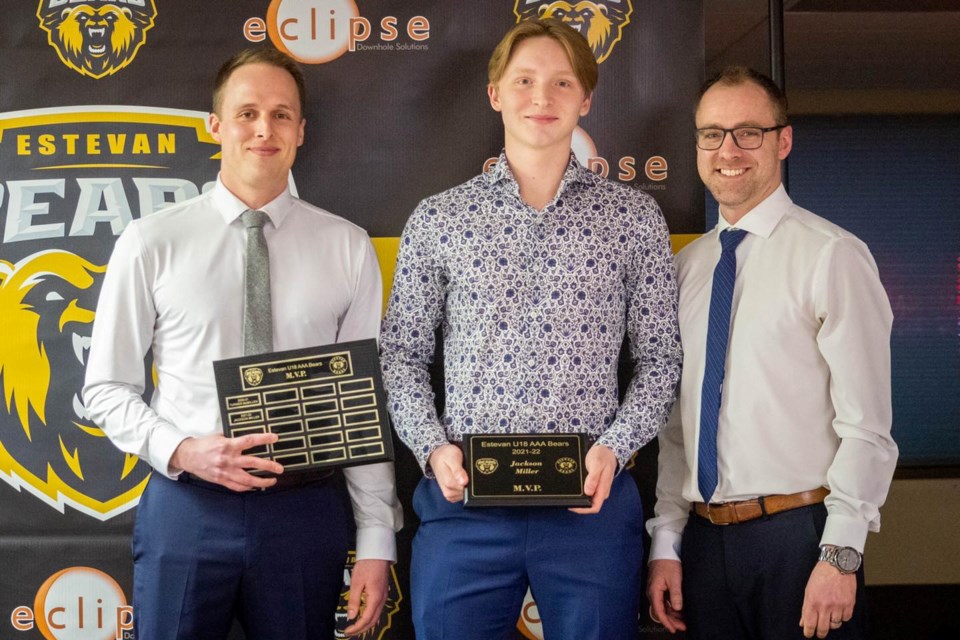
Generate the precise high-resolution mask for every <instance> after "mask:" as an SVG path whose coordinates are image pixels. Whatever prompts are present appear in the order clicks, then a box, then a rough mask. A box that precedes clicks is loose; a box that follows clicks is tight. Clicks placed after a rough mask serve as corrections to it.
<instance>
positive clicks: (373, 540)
mask: <svg viewBox="0 0 960 640" xmlns="http://www.w3.org/2000/svg"><path fill="white" fill-rule="evenodd" d="M357 560H388V561H390V562H396V561H397V536H396V534H394V532H393V529H391V528H389V527H364V528H363V529H357Z"/></svg>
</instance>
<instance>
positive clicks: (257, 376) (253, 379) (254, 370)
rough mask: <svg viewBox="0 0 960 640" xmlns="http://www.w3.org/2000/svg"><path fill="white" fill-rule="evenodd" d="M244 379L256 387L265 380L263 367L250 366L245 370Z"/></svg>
mask: <svg viewBox="0 0 960 640" xmlns="http://www.w3.org/2000/svg"><path fill="white" fill-rule="evenodd" d="M243 379H244V380H246V382H247V384H248V385H250V386H251V387H255V386H257V385H258V384H260V383H261V382H263V369H261V368H260V367H249V368H247V369H244V370H243Z"/></svg>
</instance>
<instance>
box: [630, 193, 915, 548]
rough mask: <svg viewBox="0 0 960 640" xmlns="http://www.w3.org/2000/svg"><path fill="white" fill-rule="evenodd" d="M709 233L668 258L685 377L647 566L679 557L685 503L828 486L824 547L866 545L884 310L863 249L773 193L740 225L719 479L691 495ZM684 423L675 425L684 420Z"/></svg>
mask: <svg viewBox="0 0 960 640" xmlns="http://www.w3.org/2000/svg"><path fill="white" fill-rule="evenodd" d="M729 226H730V225H729V224H728V223H727V222H726V220H725V219H724V218H723V216H720V220H719V222H718V224H717V226H716V228H714V229H713V230H711V231H710V232H708V233H706V234H705V235H704V236H703V237H701V238H699V239H698V240H696V241H695V242H693V243H691V244H690V245H689V246H688V247H686V248H684V250H683V251H681V252H680V253H679V254H678V256H677V267H678V271H679V279H680V280H679V282H680V335H681V338H682V341H683V352H684V358H683V377H682V379H681V391H680V401H679V403H678V406H679V414H680V416H679V418H680V419H677V417H678V416H676V414H677V413H678V411H677V410H676V408H675V410H674V414H675V415H674V416H673V417H672V418H671V420H670V422H669V423H668V425H667V427H666V428H665V429H664V430H663V431H662V432H661V434H660V436H659V438H660V440H659V441H660V461H659V478H658V482H657V504H656V508H655V513H656V517H655V518H653V519H651V520H650V521H649V522H648V523H647V528H648V530H649V531H650V533H651V535H652V536H653V544H652V547H651V554H650V558H651V559H674V560H676V559H679V549H680V541H681V540H680V539H681V536H682V533H683V527H684V525H685V524H686V521H687V518H688V515H689V512H690V503H691V502H694V501H696V502H729V501H734V500H744V499H749V498H754V497H757V496H761V495H770V494H790V493H796V492H799V491H807V490H810V489H815V488H817V487H821V486H823V487H827V488H829V489H830V495H829V496H828V497H827V499H826V501H825V502H826V507H827V512H828V516H827V523H826V528H825V530H824V533H823V536H822V539H821V542H822V543H823V544H835V545H841V546H850V547H854V548H856V549H858V550H860V551H862V550H863V544H864V541H865V540H866V536H867V531H868V530H870V531H877V530H878V529H879V528H880V513H879V507H880V505H881V504H883V502H884V500H885V499H886V495H887V490H888V489H889V486H890V481H891V479H892V477H893V471H894V468H895V466H896V461H897V446H896V444H895V443H894V442H893V440H892V439H891V437H890V426H891V421H892V412H891V399H890V327H891V324H892V321H893V314H892V312H891V310H890V304H889V301H888V300H887V295H886V292H885V291H884V289H883V286H882V285H881V283H880V279H879V276H878V274H877V267H876V264H875V263H874V261H873V257H872V256H871V255H870V251H869V250H868V249H867V246H866V245H865V244H864V243H863V242H861V241H860V240H859V239H857V238H856V237H855V236H853V235H852V234H850V233H848V232H846V231H844V230H843V229H841V228H840V227H838V226H836V225H835V224H832V223H830V222H828V221H827V220H824V219H823V218H821V217H819V216H816V215H814V214H813V213H810V212H809V211H806V210H805V209H802V208H800V207H798V206H796V205H794V204H793V202H792V201H791V200H790V198H789V196H787V193H786V191H785V190H784V188H783V186H782V185H781V186H780V188H779V189H778V190H777V191H775V192H774V193H773V194H772V195H770V196H769V197H768V198H767V199H766V200H764V201H763V202H761V203H760V204H759V205H758V206H757V207H756V208H754V209H753V210H751V211H750V212H749V213H747V214H746V215H745V216H744V217H743V218H741V219H740V221H739V222H738V223H737V225H736V227H737V228H739V229H743V230H745V231H747V232H748V234H747V236H746V237H745V238H744V240H743V242H742V243H741V244H740V246H739V247H738V248H737V278H736V283H735V286H734V292H733V303H732V308H731V329H730V342H729V346H728V348H727V358H726V375H725V378H724V383H723V396H722V403H721V407H720V421H719V427H718V433H717V450H718V459H717V466H718V470H719V482H718V484H717V488H716V491H715V492H714V495H713V496H701V495H700V491H699V489H698V487H697V448H698V443H697V438H698V436H699V425H700V389H701V385H702V383H703V373H704V360H705V356H706V339H707V318H708V314H709V306H710V294H711V289H712V281H713V271H714V268H715V267H716V264H717V261H718V260H719V258H720V241H719V239H718V235H719V233H720V232H721V231H723V230H724V229H726V228H728V227H729ZM681 423H682V424H681Z"/></svg>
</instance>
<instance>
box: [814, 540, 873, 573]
mask: <svg viewBox="0 0 960 640" xmlns="http://www.w3.org/2000/svg"><path fill="white" fill-rule="evenodd" d="M818 559H819V560H820V561H821V562H826V563H827V564H829V565H830V566H831V567H834V568H835V569H836V570H837V571H839V572H840V573H842V574H844V575H848V574H851V573H856V572H857V570H858V569H860V565H861V563H862V562H863V554H862V553H860V552H859V551H857V550H856V549H854V548H853V547H837V546H834V545H823V546H821V547H820V557H819V558H818Z"/></svg>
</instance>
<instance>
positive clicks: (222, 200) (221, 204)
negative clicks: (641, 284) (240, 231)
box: [213, 175, 295, 228]
mask: <svg viewBox="0 0 960 640" xmlns="http://www.w3.org/2000/svg"><path fill="white" fill-rule="evenodd" d="M294 200H295V198H294V197H293V195H292V194H291V193H290V189H289V187H288V188H286V189H284V190H283V193H281V194H280V195H278V196H277V197H276V198H274V199H273V200H271V201H270V202H268V203H267V204H265V205H264V206H262V207H260V211H263V212H264V213H266V214H267V217H268V218H270V222H271V223H272V224H273V226H274V228H279V227H280V225H281V224H283V221H284V219H285V218H286V217H287V214H288V213H289V212H290V208H291V207H292V206H293V203H294ZM213 203H214V207H216V209H217V211H218V212H219V213H220V215H221V216H222V217H223V221H224V222H225V223H227V224H231V223H232V222H233V221H234V220H236V219H238V218H239V217H240V216H241V215H242V214H243V212H244V211H246V210H247V209H249V208H250V207H248V206H247V205H246V204H244V203H243V201H242V200H240V199H239V198H238V197H237V196H235V195H233V193H231V192H230V190H229V189H227V188H226V187H225V186H224V184H223V182H221V180H220V176H219V175H218V176H217V184H216V186H215V187H214V188H213Z"/></svg>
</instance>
